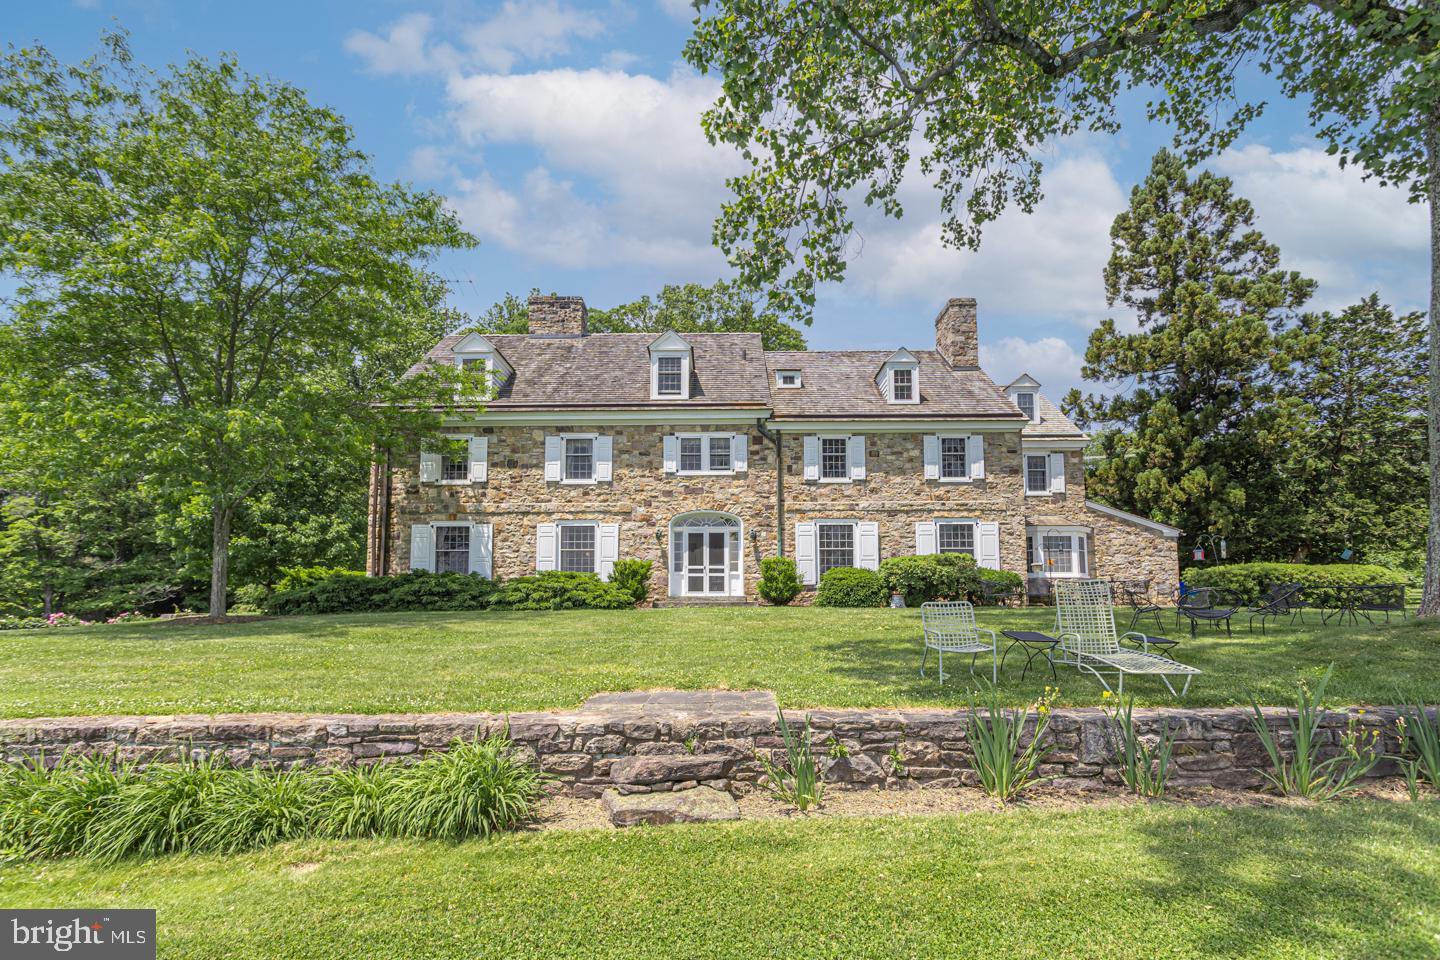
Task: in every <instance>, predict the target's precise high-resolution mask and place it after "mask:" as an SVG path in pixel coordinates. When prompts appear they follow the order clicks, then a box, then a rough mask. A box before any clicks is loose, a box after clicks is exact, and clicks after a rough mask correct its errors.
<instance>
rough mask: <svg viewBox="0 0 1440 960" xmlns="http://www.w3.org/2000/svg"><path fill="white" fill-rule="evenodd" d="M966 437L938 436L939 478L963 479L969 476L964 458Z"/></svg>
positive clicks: (968, 469)
mask: <svg viewBox="0 0 1440 960" xmlns="http://www.w3.org/2000/svg"><path fill="white" fill-rule="evenodd" d="M966 440H967V438H966V437H941V438H940V479H941V480H965V479H968V478H969V476H970V468H969V466H968V461H967V460H966V453H967V451H966V449H965V443H966Z"/></svg>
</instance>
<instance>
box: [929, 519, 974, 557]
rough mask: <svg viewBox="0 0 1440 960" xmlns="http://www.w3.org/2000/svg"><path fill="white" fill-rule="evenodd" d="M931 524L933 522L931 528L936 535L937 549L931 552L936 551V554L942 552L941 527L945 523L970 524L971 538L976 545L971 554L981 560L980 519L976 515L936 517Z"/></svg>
mask: <svg viewBox="0 0 1440 960" xmlns="http://www.w3.org/2000/svg"><path fill="white" fill-rule="evenodd" d="M930 524H931V529H932V530H933V531H934V537H935V549H934V550H933V551H931V552H932V553H935V554H937V555H938V554H939V553H940V528H941V527H942V526H943V525H945V524H952V525H957V526H958V525H960V524H964V525H965V526H968V527H969V528H970V539H971V541H972V542H973V543H974V545H975V546H974V548H973V549H972V550H971V551H970V556H972V557H974V558H975V560H976V562H977V563H978V562H979V560H980V521H979V520H976V519H975V518H974V517H936V518H935V519H934V520H931V521H930Z"/></svg>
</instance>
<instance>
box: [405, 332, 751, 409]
mask: <svg viewBox="0 0 1440 960" xmlns="http://www.w3.org/2000/svg"><path fill="white" fill-rule="evenodd" d="M683 336H684V337H685V340H686V341H687V342H688V343H689V344H690V346H691V350H692V351H693V352H692V370H691V378H690V399H688V400H652V399H651V398H650V353H649V349H648V348H649V345H650V343H651V342H652V341H654V339H655V334H653V333H592V334H588V335H586V336H583V337H531V336H526V335H524V334H493V335H492V334H486V335H485V337H486V339H487V340H489V341H490V342H491V343H493V344H494V345H495V348H496V349H497V350H499V351H500V354H501V356H503V357H504V358H505V361H506V362H507V363H509V364H510V366H512V367H514V368H515V374H514V376H512V377H510V378H509V380H508V381H507V382H506V384H505V385H504V386H503V387H501V389H500V392H499V395H498V396H496V397H495V398H494V399H493V400H490V401H488V402H487V403H486V408H487V409H490V410H497V409H504V410H516V409H527V410H528V409H553V408H556V407H576V408H587V409H593V408H597V407H599V408H605V407H647V408H667V407H696V406H730V407H765V406H769V403H770V389H769V386H768V383H767V381H766V371H765V351H764V348H763V347H762V346H761V341H760V335H759V334H758V333H687V334H684V335H683ZM461 338H462V335H456V336H450V337H446V338H445V339H443V340H441V341H440V342H439V343H438V344H436V345H435V347H433V348H432V349H431V350H430V352H429V353H427V354H426V355H425V359H424V360H421V361H420V362H419V363H417V364H415V365H414V366H413V367H411V368H410V370H409V372H408V373H407V374H406V375H407V376H409V375H410V374H414V373H418V372H419V371H421V370H423V369H425V368H426V367H427V366H428V365H430V364H434V363H440V364H445V363H453V362H454V359H455V349H454V348H455V344H457V343H459V342H460V340H461Z"/></svg>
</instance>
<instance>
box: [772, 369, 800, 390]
mask: <svg viewBox="0 0 1440 960" xmlns="http://www.w3.org/2000/svg"><path fill="white" fill-rule="evenodd" d="M775 386H777V387H780V388H782V389H785V390H798V389H800V386H801V383H800V371H799V370H776V371H775Z"/></svg>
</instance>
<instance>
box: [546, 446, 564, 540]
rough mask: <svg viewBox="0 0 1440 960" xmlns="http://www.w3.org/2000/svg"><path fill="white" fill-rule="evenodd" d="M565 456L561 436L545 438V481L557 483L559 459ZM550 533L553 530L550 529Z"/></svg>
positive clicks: (558, 480)
mask: <svg viewBox="0 0 1440 960" xmlns="http://www.w3.org/2000/svg"><path fill="white" fill-rule="evenodd" d="M564 456H565V441H564V439H562V438H561V437H546V438H545V480H546V482H547V483H559V482H560V477H561V476H562V474H561V473H560V461H561V460H562V459H563V458H564ZM551 532H552V535H553V532H554V531H551Z"/></svg>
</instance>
